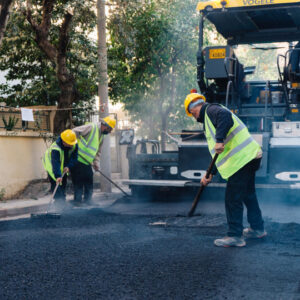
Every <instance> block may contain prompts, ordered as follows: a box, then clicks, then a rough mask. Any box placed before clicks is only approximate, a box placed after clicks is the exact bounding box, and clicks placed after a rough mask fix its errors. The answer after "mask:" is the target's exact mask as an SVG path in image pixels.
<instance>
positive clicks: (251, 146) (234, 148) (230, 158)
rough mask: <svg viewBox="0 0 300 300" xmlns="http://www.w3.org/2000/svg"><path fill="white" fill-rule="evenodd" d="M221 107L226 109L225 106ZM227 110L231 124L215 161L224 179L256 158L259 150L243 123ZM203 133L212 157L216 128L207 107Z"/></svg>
mask: <svg viewBox="0 0 300 300" xmlns="http://www.w3.org/2000/svg"><path fill="white" fill-rule="evenodd" d="M222 107H223V106H222ZM223 108H225V109H227V108H226V107H223ZM228 111H229V110H228ZM229 112H230V113H231V116H232V119H233V126H232V127H231V128H230V130H229V132H228V133H227V136H226V139H225V141H224V144H225V146H224V151H223V152H222V153H221V154H219V156H218V159H217V161H216V167H217V169H218V171H219V173H220V174H221V176H222V178H223V179H226V180H227V179H228V178H229V177H230V176H232V175H233V174H234V173H236V172H237V171H238V170H240V169H241V168H242V167H243V166H245V165H246V164H247V163H248V162H250V161H251V160H253V159H254V158H256V157H257V154H258V152H259V151H260V150H261V148H260V146H259V144H258V143H257V142H256V141H255V140H254V138H253V137H252V136H251V134H250V133H249V131H248V128H247V127H246V126H245V125H244V123H243V122H242V121H241V120H240V119H239V118H238V117H237V116H236V115H234V114H233V113H232V112H231V111H229ZM205 135H206V139H207V143H208V149H209V152H210V154H211V156H212V157H213V156H214V155H215V153H216V151H215V145H216V129H215V127H214V125H213V123H212V122H211V120H210V118H209V117H208V115H207V108H206V111H205Z"/></svg>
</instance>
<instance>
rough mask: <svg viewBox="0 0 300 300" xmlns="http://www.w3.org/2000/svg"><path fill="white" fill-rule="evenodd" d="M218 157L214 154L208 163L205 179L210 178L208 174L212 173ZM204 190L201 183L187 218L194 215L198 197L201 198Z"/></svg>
mask: <svg viewBox="0 0 300 300" xmlns="http://www.w3.org/2000/svg"><path fill="white" fill-rule="evenodd" d="M218 156H219V154H218V153H216V154H215V156H214V158H213V159H212V161H211V163H210V165H209V167H208V169H207V171H206V174H205V177H206V178H207V179H208V178H209V176H210V174H211V172H212V169H213V167H214V165H215V163H216V161H217V159H218ZM204 188H205V186H204V185H203V184H202V183H201V186H200V188H199V190H198V193H197V195H196V197H195V199H194V202H193V205H192V208H191V210H190V211H189V214H188V216H189V217H192V216H193V215H194V212H195V210H196V207H197V205H198V202H199V199H200V196H201V194H202V192H203V190H204Z"/></svg>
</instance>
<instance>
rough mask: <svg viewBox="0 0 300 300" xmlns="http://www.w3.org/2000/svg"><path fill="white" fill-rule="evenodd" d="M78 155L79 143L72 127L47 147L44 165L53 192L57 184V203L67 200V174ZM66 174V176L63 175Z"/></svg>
mask: <svg viewBox="0 0 300 300" xmlns="http://www.w3.org/2000/svg"><path fill="white" fill-rule="evenodd" d="M77 157H78V145H77V139H76V135H75V133H74V132H73V131H72V130H71V129H67V130H65V131H63V132H62V133H61V135H60V137H59V138H58V139H57V140H56V141H55V142H54V143H53V144H52V145H51V146H50V147H49V148H48V149H47V151H46V153H45V156H44V159H43V165H44V168H45V170H46V171H47V172H48V178H49V181H50V183H51V192H52V193H53V191H54V189H55V187H56V185H57V184H58V185H59V186H58V189H57V191H56V193H55V197H54V199H55V203H57V204H63V202H64V201H65V200H66V196H65V190H66V185H67V175H68V173H69V171H70V169H71V168H72V167H73V166H74V165H75V164H76V162H77ZM63 175H64V176H63Z"/></svg>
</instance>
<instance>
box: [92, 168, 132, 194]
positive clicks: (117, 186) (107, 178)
mask: <svg viewBox="0 0 300 300" xmlns="http://www.w3.org/2000/svg"><path fill="white" fill-rule="evenodd" d="M97 172H99V173H100V174H101V175H102V176H103V177H104V178H105V179H106V180H108V181H109V182H110V183H111V184H113V185H114V186H115V187H116V188H118V189H119V190H120V191H121V192H122V193H123V194H124V195H125V196H126V197H130V196H129V195H128V194H127V193H126V192H125V191H124V190H123V189H122V188H121V187H120V186H119V185H117V184H116V183H115V182H114V181H112V180H111V179H110V178H109V177H107V176H106V175H105V174H104V173H103V172H101V171H100V170H97Z"/></svg>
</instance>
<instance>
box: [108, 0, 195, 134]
mask: <svg viewBox="0 0 300 300" xmlns="http://www.w3.org/2000/svg"><path fill="white" fill-rule="evenodd" d="M113 2H114V4H115V5H117V6H115V7H114V14H113V15H112V17H111V19H110V21H109V23H108V30H109V33H110V37H111V40H110V44H109V51H108V53H109V63H110V64H109V78H110V81H109V86H110V97H111V98H112V99H113V100H114V101H115V102H117V101H120V102H123V103H124V106H125V108H126V109H127V110H129V112H130V113H131V115H132V116H133V118H134V119H135V120H136V123H137V124H138V125H140V128H142V130H141V132H140V133H141V134H142V135H143V136H144V135H145V136H148V137H151V138H154V137H157V136H159V135H160V132H161V130H162V129H163V130H165V129H166V128H167V127H169V128H170V129H177V128H178V127H181V128H182V127H185V125H186V124H187V122H188V118H185V115H184V109H183V100H184V98H185V96H186V94H187V93H188V92H189V90H190V89H191V88H194V87H196V84H197V83H196V52H197V50H198V49H197V45H198V39H197V35H198V31H197V24H198V16H197V13H196V11H195V2H194V1H191V0H188V1H184V2H183V1H179V0H173V1H154V0H152V1H143V3H142V4H141V2H140V1H113ZM116 7H117V8H116ZM165 121H167V122H166V123H167V124H164V122H165ZM181 128H180V129H181Z"/></svg>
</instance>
